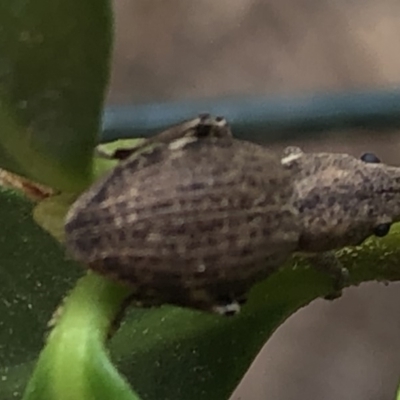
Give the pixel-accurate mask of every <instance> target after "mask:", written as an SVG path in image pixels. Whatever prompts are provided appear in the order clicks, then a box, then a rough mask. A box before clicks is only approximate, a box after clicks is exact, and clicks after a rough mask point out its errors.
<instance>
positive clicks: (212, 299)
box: [65, 121, 299, 314]
mask: <svg viewBox="0 0 400 400" xmlns="http://www.w3.org/2000/svg"><path fill="white" fill-rule="evenodd" d="M218 123H220V121H218ZM202 129H203V128H202ZM218 136H219V135H214V134H212V135H211V136H210V137H207V136H206V137H203V138H201V139H198V140H191V139H192V135H189V136H188V137H187V143H186V145H185V144H182V145H180V146H174V142H175V141H172V142H167V143H166V144H165V143H161V144H157V145H156V147H155V149H153V150H152V151H148V152H145V153H142V154H135V155H134V157H132V158H129V159H126V160H124V161H122V162H121V163H120V164H119V165H118V166H117V167H116V168H115V169H114V170H113V171H112V172H111V173H110V174H109V175H108V176H107V177H105V178H104V179H102V180H101V181H100V182H98V183H96V184H95V185H94V186H93V187H92V188H90V189H89V190H88V191H87V192H86V193H84V194H83V195H82V196H81V197H80V198H79V199H78V200H77V202H76V203H75V204H74V205H73V207H72V208H71V210H70V211H69V213H68V215H67V219H66V224H65V231H66V245H67V249H68V251H69V252H70V253H71V254H72V255H73V257H74V258H75V259H76V260H78V261H81V262H83V263H85V264H87V265H88V266H89V268H92V269H94V270H96V271H99V272H102V273H104V274H106V275H109V276H113V277H114V278H116V279H118V280H119V281H121V282H124V283H127V284H129V285H130V286H131V287H132V288H133V290H134V292H135V295H136V298H137V300H139V301H141V302H143V304H145V305H156V304H162V303H170V304H176V305H180V306H186V307H192V308H198V309H202V310H208V311H216V310H217V311H218V312H221V310H226V312H227V313H228V314H230V313H232V310H236V309H237V307H239V305H237V306H235V305H234V304H236V299H243V298H244V297H245V295H246V293H247V291H248V290H249V289H250V287H251V286H252V285H253V284H254V283H255V282H257V281H258V280H260V279H262V278H264V277H267V276H268V275H269V274H270V273H271V272H272V271H274V270H275V269H276V268H277V267H278V266H279V265H280V264H282V262H283V261H285V260H286V258H287V257H288V256H289V255H290V253H291V252H292V251H293V250H294V249H295V247H296V245H297V241H298V231H299V229H298V227H297V226H296V218H294V216H295V214H296V210H295V209H294V208H293V207H292V205H291V204H292V196H293V189H292V187H293V185H292V184H291V174H290V173H289V171H287V170H286V169H285V168H283V167H282V165H281V163H280V160H279V158H278V157H277V156H274V155H273V154H271V153H270V152H269V151H267V150H266V149H264V148H263V147H261V146H258V145H256V144H252V143H248V142H242V141H237V140H235V139H233V138H232V137H230V135H225V134H223V135H221V136H222V137H218ZM177 140H183V139H182V138H181V139H177ZM228 300H229V301H228Z"/></svg>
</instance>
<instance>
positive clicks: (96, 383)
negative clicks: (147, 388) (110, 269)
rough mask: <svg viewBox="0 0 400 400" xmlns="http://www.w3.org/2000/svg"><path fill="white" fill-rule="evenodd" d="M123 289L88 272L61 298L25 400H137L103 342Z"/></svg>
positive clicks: (123, 293) (124, 292)
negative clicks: (58, 311)
mask: <svg viewBox="0 0 400 400" xmlns="http://www.w3.org/2000/svg"><path fill="white" fill-rule="evenodd" d="M128 295H129V291H128V289H125V288H122V287H121V286H119V285H117V284H115V283H112V282H109V281H108V280H106V279H104V278H102V277H100V276H97V275H94V274H91V273H89V274H88V275H86V276H85V277H84V278H82V279H81V280H80V281H78V283H77V285H76V287H75V288H74V289H73V291H72V292H71V294H70V295H69V296H68V297H67V298H66V300H65V302H64V304H63V306H62V309H61V316H59V317H58V320H57V322H56V326H55V328H54V329H53V331H52V332H51V333H50V335H49V337H48V339H47V344H46V347H45V348H44V350H43V351H42V353H41V355H40V358H39V361H38V364H37V366H36V369H35V372H34V373H33V376H32V378H31V380H30V382H29V384H28V386H27V389H26V392H25V394H24V397H23V399H24V400H33V399H35V400H36V399H37V400H38V399H40V400H47V399H49V400H50V399H51V400H77V399H79V400H89V399H90V400H92V399H93V400H94V399H96V400H98V399H107V400H111V399H122V400H139V397H138V396H137V395H136V394H134V393H133V392H132V390H131V388H130V387H129V385H128V384H127V382H126V381H125V380H124V379H123V378H122V377H121V376H119V374H118V372H117V370H116V369H115V368H114V366H113V365H112V364H111V362H110V360H109V359H108V355H107V352H106V349H105V347H104V343H105V341H106V339H107V335H108V332H109V329H110V326H111V324H112V323H113V321H114V319H115V317H116V316H117V315H118V313H119V312H120V310H121V307H122V306H123V303H124V301H125V300H126V298H127V296H128Z"/></svg>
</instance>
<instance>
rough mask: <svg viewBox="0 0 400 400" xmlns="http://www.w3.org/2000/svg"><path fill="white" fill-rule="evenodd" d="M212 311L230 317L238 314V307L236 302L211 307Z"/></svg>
mask: <svg viewBox="0 0 400 400" xmlns="http://www.w3.org/2000/svg"><path fill="white" fill-rule="evenodd" d="M212 311H213V312H214V313H216V314H219V315H224V316H226V317H232V316H234V315H236V314H239V313H240V305H239V303H238V302H236V301H232V302H231V303H227V304H218V305H215V306H213V307H212Z"/></svg>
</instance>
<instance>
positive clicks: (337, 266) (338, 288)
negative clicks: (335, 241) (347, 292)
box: [310, 251, 349, 300]
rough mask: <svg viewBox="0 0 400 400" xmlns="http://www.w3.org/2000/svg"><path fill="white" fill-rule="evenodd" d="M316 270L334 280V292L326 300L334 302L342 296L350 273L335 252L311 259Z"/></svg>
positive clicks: (318, 255) (317, 255)
mask: <svg viewBox="0 0 400 400" xmlns="http://www.w3.org/2000/svg"><path fill="white" fill-rule="evenodd" d="M310 262H311V264H312V265H313V267H314V268H316V269H317V270H318V271H321V272H323V273H327V274H329V275H330V276H331V277H332V278H333V279H334V284H333V285H334V290H333V292H332V293H330V294H328V295H327V296H325V299H326V300H334V299H337V298H338V297H340V296H341V295H342V291H343V288H344V287H345V286H346V284H347V282H348V279H349V271H348V270H347V268H344V267H343V265H342V263H341V262H340V261H339V260H338V258H337V257H336V255H335V254H334V252H331V251H328V252H325V253H321V254H316V255H314V256H312V257H310Z"/></svg>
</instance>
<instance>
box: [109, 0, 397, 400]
mask: <svg viewBox="0 0 400 400" xmlns="http://www.w3.org/2000/svg"><path fill="white" fill-rule="evenodd" d="M114 11H115V17H116V37H115V48H114V57H113V69H112V78H111V82H110V88H109V95H108V103H109V104H126V103H147V102H151V101H168V100H177V99H179V100H183V99H189V98H196V97H211V96H224V95H237V96H240V95H245V94H267V95H273V94H287V95H290V94H299V93H307V92H313V91H323V92H328V91H335V90H351V89H375V88H376V89H379V88H386V87H387V88H390V87H394V86H396V85H399V84H400V51H398V50H399V41H400V39H399V38H400V23H399V20H400V2H399V1H398V0H380V1H372V0H363V1H360V0H334V1H333V0H264V1H263V0H219V1H211V0H197V1H196V2H194V1H187V0H169V1H162V0H115V2H114ZM337 133H339V132H330V133H327V134H325V135H323V136H322V139H319V140H313V141H310V140H308V141H304V140H301V137H299V139H298V140H297V141H296V143H293V142H291V144H296V145H300V146H301V147H303V148H304V149H305V150H308V151H311V150H314V151H315V150H316V151H332V152H347V153H351V154H354V155H356V156H359V155H360V154H362V153H364V152H374V153H376V154H377V155H378V156H379V158H381V159H382V160H383V161H384V162H385V163H389V164H395V165H400V160H399V153H400V132H385V133H380V132H372V131H368V130H363V131H362V132H360V134H359V135H357V134H355V132H350V131H349V132H340V133H341V136H340V138H338V136H337ZM343 135H344V138H345V139H346V140H343ZM284 145H286V144H282V143H276V144H274V145H273V146H271V147H273V148H274V149H275V150H277V151H279V149H280V148H282V147H283V146H284ZM399 268H400V265H399ZM399 304H400V284H394V283H391V284H390V285H388V286H384V285H382V284H377V283H366V284H363V285H361V286H360V287H358V288H350V289H347V290H345V292H344V295H343V296H342V298H340V299H338V300H335V301H333V302H328V301H325V300H317V301H314V302H313V303H312V304H311V305H309V306H308V307H306V308H304V309H302V310H300V311H299V312H298V313H296V314H295V315H294V316H292V317H291V318H290V319H289V320H288V321H286V323H284V324H283V325H282V326H281V327H280V328H279V329H278V330H277V331H276V332H275V334H274V335H273V337H272V338H271V340H269V341H268V343H267V344H266V345H265V347H264V349H263V350H262V352H261V353H260V354H259V356H258V358H257V359H256V360H255V362H254V364H253V366H252V367H251V368H250V370H249V372H248V373H247V375H246V376H245V377H244V379H243V381H242V383H241V384H240V385H239V387H238V388H237V390H236V391H235V393H234V394H233V395H232V399H231V400H239V399H242V400H262V399H268V400H271V399H272V400H274V399H279V400H292V399H296V400H302V399H310V398H311V399H324V400H331V399H332V400H333V399H335V400H337V399H344V400H347V399H351V400H358V399H359V400H361V399H362V400H369V399H371V400H372V399H374V400H375V399H380V400H386V399H388V400H389V399H394V398H395V393H396V390H397V385H398V384H399V377H400V312H399V307H398V305H399Z"/></svg>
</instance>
